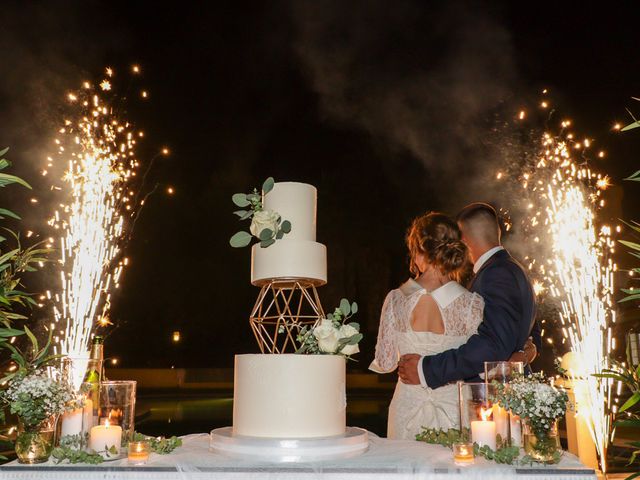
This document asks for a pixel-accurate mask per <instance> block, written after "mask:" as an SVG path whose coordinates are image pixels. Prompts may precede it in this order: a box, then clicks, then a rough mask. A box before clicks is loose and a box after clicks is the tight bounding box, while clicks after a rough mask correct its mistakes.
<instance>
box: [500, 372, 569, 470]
mask: <svg viewBox="0 0 640 480" xmlns="http://www.w3.org/2000/svg"><path fill="white" fill-rule="evenodd" d="M494 385H496V395H495V396H496V398H495V401H497V402H499V403H500V404H501V405H502V406H503V408H505V409H506V410H511V412H512V413H513V414H515V415H518V416H519V417H520V418H522V420H523V430H524V431H523V434H524V435H523V438H524V440H523V442H524V450H525V453H526V454H527V455H528V456H529V458H530V459H531V460H532V461H535V462H541V463H558V462H559V461H560V457H561V455H562V450H561V449H560V437H559V436H558V419H559V418H560V417H562V416H563V415H564V414H565V412H566V408H567V400H568V397H567V393H566V392H565V391H563V390H559V389H557V388H555V387H553V386H551V384H550V383H549V382H548V381H547V380H546V379H545V377H544V375H543V374H542V373H535V374H533V375H530V376H527V377H525V376H522V377H517V378H514V379H512V381H511V383H509V384H500V383H498V382H494Z"/></svg>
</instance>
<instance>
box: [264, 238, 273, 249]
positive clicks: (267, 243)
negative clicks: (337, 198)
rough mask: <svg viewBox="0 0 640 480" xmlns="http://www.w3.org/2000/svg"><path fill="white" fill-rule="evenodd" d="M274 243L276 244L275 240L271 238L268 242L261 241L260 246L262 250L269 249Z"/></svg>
mask: <svg viewBox="0 0 640 480" xmlns="http://www.w3.org/2000/svg"><path fill="white" fill-rule="evenodd" d="M274 243H276V241H275V239H273V238H269V239H267V240H261V241H260V246H261V247H262V248H267V247H270V246H271V245H273V244H274Z"/></svg>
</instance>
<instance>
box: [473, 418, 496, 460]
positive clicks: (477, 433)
mask: <svg viewBox="0 0 640 480" xmlns="http://www.w3.org/2000/svg"><path fill="white" fill-rule="evenodd" d="M491 412H492V409H491V408H488V409H484V408H480V415H481V417H482V420H474V421H473V422H471V441H472V442H473V443H477V444H478V445H479V446H480V447H482V446H484V445H486V446H488V447H489V448H490V449H492V450H495V449H496V422H494V421H492V420H487V418H489V416H490V415H491Z"/></svg>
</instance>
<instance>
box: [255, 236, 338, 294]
mask: <svg viewBox="0 0 640 480" xmlns="http://www.w3.org/2000/svg"><path fill="white" fill-rule="evenodd" d="M276 279H307V280H310V281H311V282H312V283H314V284H316V285H324V284H325V283H327V247H325V246H324V245H323V244H321V243H318V242H307V241H300V240H289V239H288V237H286V236H285V238H283V239H282V240H278V241H276V243H274V244H273V245H270V246H269V247H267V248H262V247H261V246H260V244H258V243H256V244H255V245H254V246H253V247H252V248H251V283H252V284H253V285H257V286H261V285H263V284H265V283H267V282H269V281H270V280H276Z"/></svg>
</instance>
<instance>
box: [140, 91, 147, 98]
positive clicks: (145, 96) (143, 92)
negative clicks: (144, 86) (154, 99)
mask: <svg viewBox="0 0 640 480" xmlns="http://www.w3.org/2000/svg"><path fill="white" fill-rule="evenodd" d="M140 95H142V98H147V97H148V96H149V93H148V92H147V91H146V90H142V92H141V93H140Z"/></svg>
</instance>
